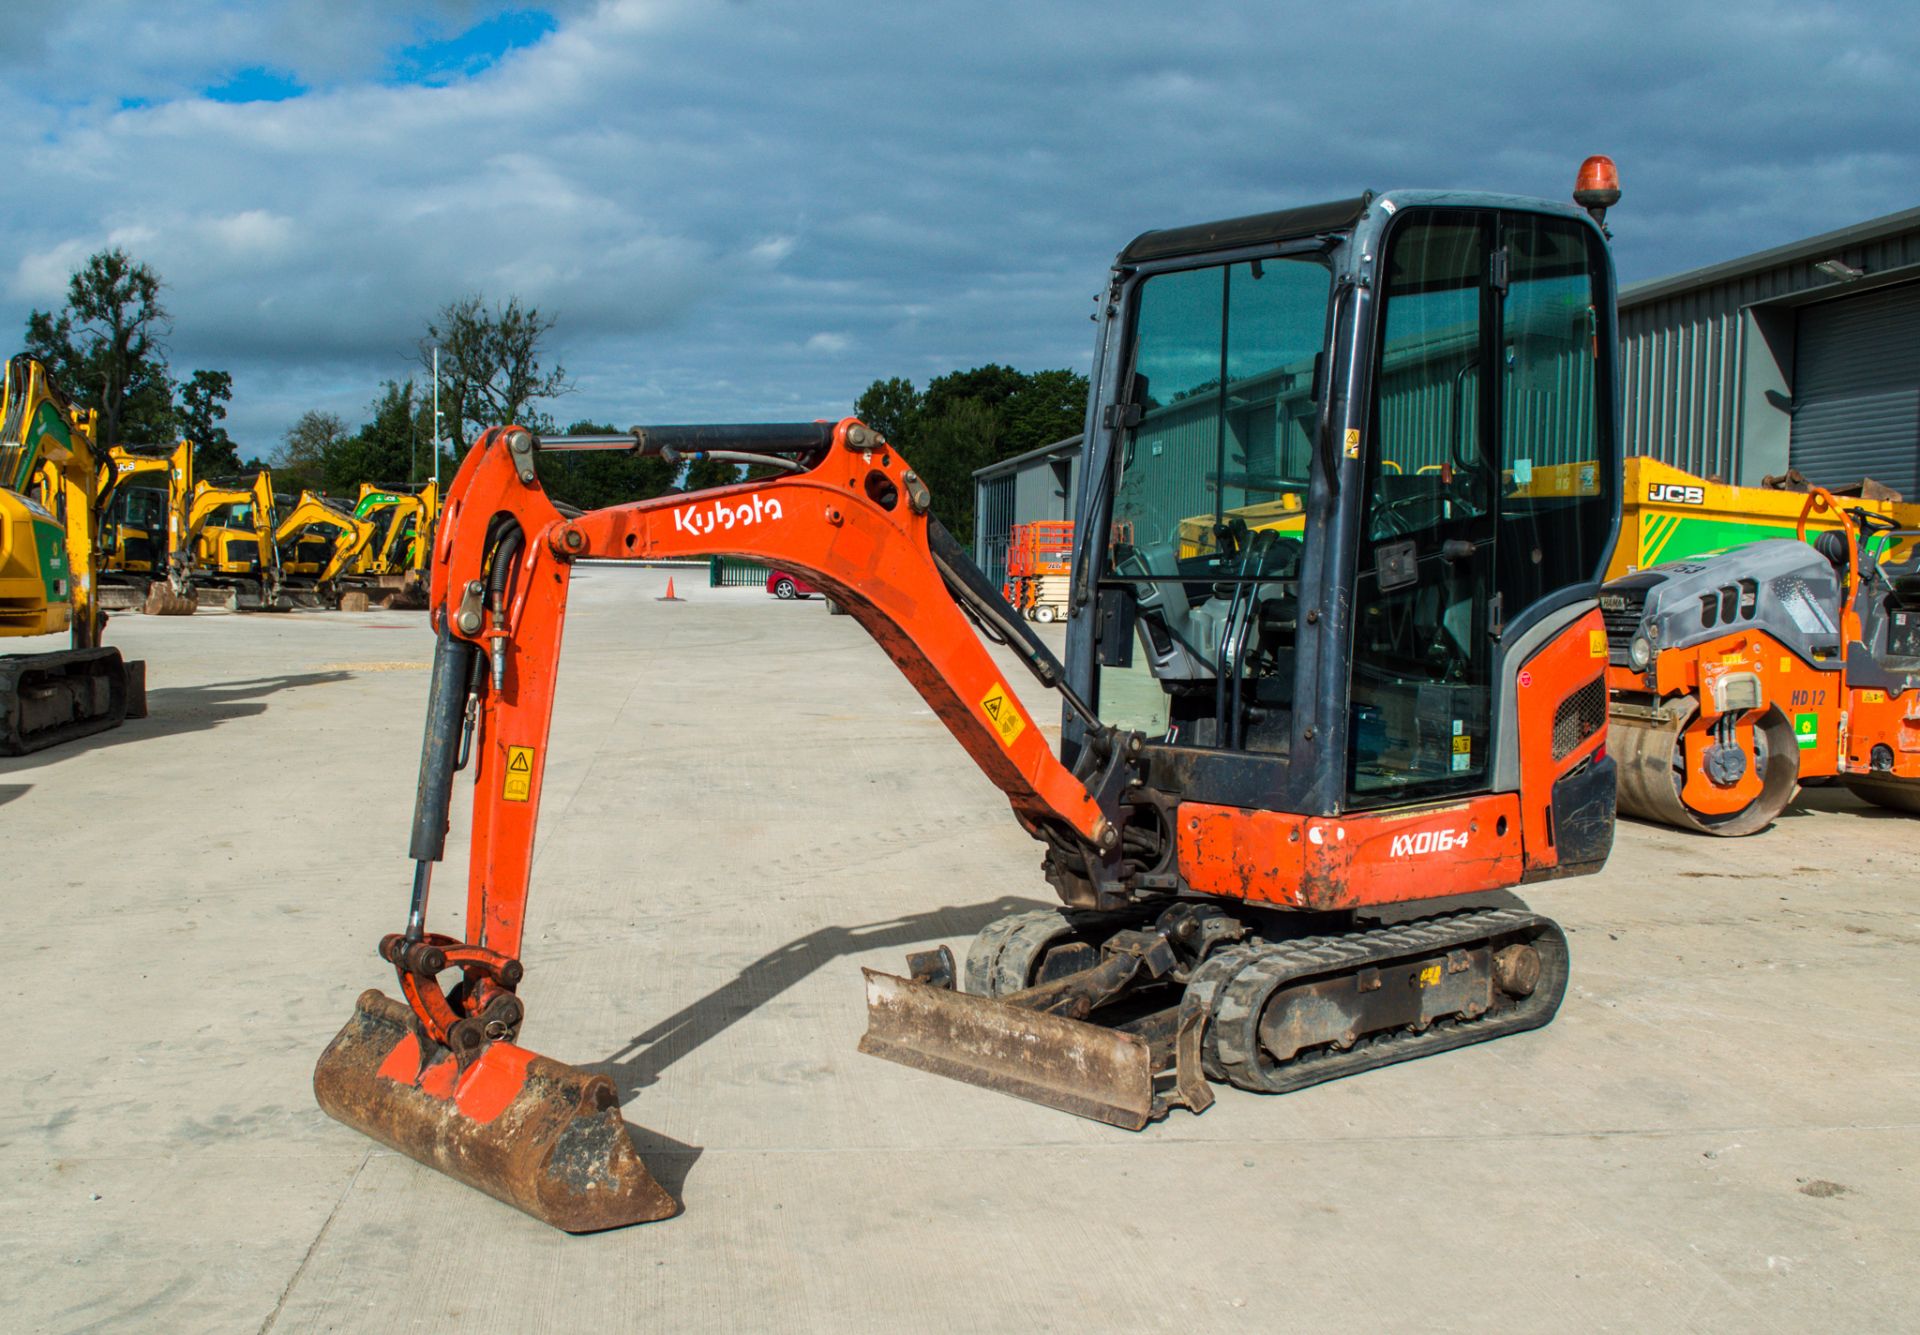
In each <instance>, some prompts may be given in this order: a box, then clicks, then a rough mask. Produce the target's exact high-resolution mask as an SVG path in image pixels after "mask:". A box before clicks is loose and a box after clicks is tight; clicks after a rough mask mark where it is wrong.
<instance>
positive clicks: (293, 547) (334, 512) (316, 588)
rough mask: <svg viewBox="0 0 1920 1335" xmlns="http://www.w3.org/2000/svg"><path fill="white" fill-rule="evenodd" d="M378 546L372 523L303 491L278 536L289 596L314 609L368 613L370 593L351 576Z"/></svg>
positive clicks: (275, 539)
mask: <svg viewBox="0 0 1920 1335" xmlns="http://www.w3.org/2000/svg"><path fill="white" fill-rule="evenodd" d="M373 540H374V526H373V524H372V523H371V522H369V521H368V520H365V519H361V518H358V517H356V516H355V515H353V514H351V513H349V512H348V511H346V510H345V509H343V508H342V507H341V506H339V505H337V504H335V503H334V502H333V501H332V500H331V499H330V498H328V497H326V496H322V495H321V494H320V493H318V492H315V491H302V492H301V493H300V495H299V498H298V499H297V500H295V501H294V502H293V504H292V506H291V507H290V508H289V509H288V510H287V514H286V517H285V518H284V519H282V520H280V522H279V523H278V524H276V525H275V526H274V530H273V542H274V546H275V547H276V548H278V550H279V569H280V587H281V591H282V593H283V596H284V597H285V598H287V599H289V600H292V601H296V602H300V603H303V604H306V605H309V606H318V607H335V608H343V609H344V610H346V611H356V612H364V611H365V610H366V607H367V597H366V593H365V591H364V590H363V589H362V588H360V587H359V584H358V582H357V581H356V580H355V578H354V577H353V576H352V575H351V574H350V572H351V571H352V569H353V567H354V563H355V562H356V561H358V560H360V559H361V557H362V556H363V555H364V554H365V553H366V551H367V550H368V548H370V547H371V546H372V545H373Z"/></svg>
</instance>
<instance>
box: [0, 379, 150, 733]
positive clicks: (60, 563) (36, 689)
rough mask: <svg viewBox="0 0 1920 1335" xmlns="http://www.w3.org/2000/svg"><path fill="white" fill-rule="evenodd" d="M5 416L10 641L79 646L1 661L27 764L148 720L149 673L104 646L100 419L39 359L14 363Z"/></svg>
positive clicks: (2, 612) (1, 613) (5, 721)
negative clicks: (74, 400)
mask: <svg viewBox="0 0 1920 1335" xmlns="http://www.w3.org/2000/svg"><path fill="white" fill-rule="evenodd" d="M3 393H4V403H3V406H0V637H26V636H34V635H57V634H60V633H61V632H63V631H64V632H66V633H67V634H68V635H69V636H70V639H71V646H70V647H69V648H68V649H65V650H59V651H54V652H50V653H33V654H6V655H0V755H21V754H24V753H25V752H28V751H37V750H40V749H41V748H42V747H47V746H52V745H54V744H55V743H57V742H63V741H68V740H71V739H73V738H77V737H85V736H88V735H90V734H92V733H97V732H103V731H105V730H106V729H108V728H115V727H118V726H119V725H120V724H121V723H123V722H125V721H126V720H127V719H128V718H142V717H145V715H146V664H145V663H141V662H127V661H125V660H123V659H122V658H121V657H120V651H119V650H118V649H110V648H107V647H105V646H104V645H102V644H101V642H100V641H101V635H102V632H103V631H104V630H105V626H106V614H105V612H104V610H103V609H102V608H101V606H100V603H99V600H98V596H97V595H98V589H99V573H100V572H99V564H100V529H101V525H102V523H103V520H104V517H105V514H106V511H107V509H108V507H109V506H110V504H111V503H112V499H113V493H112V471H111V469H103V468H102V467H101V463H102V460H101V458H100V457H99V454H98V451H97V447H96V445H95V442H94V420H95V419H94V414H93V413H92V412H91V411H82V410H79V409H76V408H75V407H74V406H73V405H72V404H71V403H69V402H68V401H67V398H66V396H65V395H64V394H62V393H61V392H60V391H59V389H57V388H56V387H55V386H54V384H53V382H52V380H51V379H50V378H49V377H48V375H47V372H46V368H45V367H43V366H41V365H40V363H39V362H36V361H34V360H33V359H31V358H28V357H15V358H13V359H12V360H10V361H9V362H7V365H6V374H5V386H4V391H3Z"/></svg>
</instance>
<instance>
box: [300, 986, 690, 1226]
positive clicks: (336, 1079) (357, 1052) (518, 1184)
mask: <svg viewBox="0 0 1920 1335" xmlns="http://www.w3.org/2000/svg"><path fill="white" fill-rule="evenodd" d="M421 1052H422V1047H421V1042H420V1039H419V1036H418V1034H417V1032H416V1030H415V1026H414V1020H413V1013H412V1012H411V1011H410V1010H408V1008H407V1007H406V1006H405V1005H404V1004H402V1003H400V1002H397V1001H394V1000H392V999H391V998H389V997H387V996H385V995H383V994H382V993H381V992H379V991H378V990H373V989H370V990H368V991H366V992H363V993H361V994H360V1001H359V1003H358V1004H357V1005H356V1006H355V1007H354V1012H353V1017H352V1018H351V1019H349V1020H348V1021H347V1024H346V1027H345V1028H344V1029H342V1030H341V1031H340V1033H339V1035H338V1036H337V1037H336V1038H335V1039H334V1040H333V1042H332V1043H330V1044H328V1045H327V1050H326V1051H325V1052H324V1053H322V1054H321V1057H320V1064H319V1065H318V1066H317V1067H315V1068H314V1072H313V1092H314V1096H315V1097H316V1098H317V1099H318V1100H319V1101H320V1107H321V1108H322V1109H323V1110H324V1111H325V1112H326V1113H327V1115H328V1116H330V1117H332V1118H334V1119H335V1120H337V1121H341V1122H344V1123H346V1124H347V1125H348V1126H350V1127H352V1128H353V1129H354V1130H356V1131H359V1132H362V1133H363V1134H365V1135H368V1136H371V1137H372V1138H373V1139H375V1140H377V1141H379V1142H380V1143H381V1144H383V1145H387V1146H390V1147H391V1148H393V1149H396V1150H399V1151H400V1152H401V1153H402V1154H405V1155H407V1156H408V1157H409V1158H411V1159H414V1160H416V1161H418V1162H420V1163H423V1164H425V1165H427V1166H428V1167H429V1168H437V1169H439V1170H440V1171H441V1172H443V1173H445V1174H446V1175H447V1176H448V1177H452V1178H456V1179H458V1180H459V1181H461V1182H464V1183H466V1184H467V1185H468V1186H470V1187H477V1188H479V1189H480V1190H481V1191H484V1192H486V1193H487V1194H488V1195H489V1196H493V1197H495V1198H497V1199H499V1200H502V1201H505V1202H506V1203H507V1204H509V1205H512V1206H517V1207H518V1208H519V1209H522V1210H524V1211H526V1212H527V1213H528V1214H530V1215H532V1216H533V1217H534V1218H535V1219H538V1220H540V1221H541V1222H542V1223H545V1224H551V1225H553V1226H554V1227H555V1228H559V1229H564V1230H565V1231H567V1232H568V1233H592V1232H596V1231H598V1230H600V1229H606V1228H621V1227H624V1226H625V1225H627V1224H640V1223H646V1222H647V1221H649V1220H654V1219H665V1218H667V1217H668V1216H669V1215H672V1214H676V1213H678V1211H679V1209H680V1205H679V1202H677V1201H675V1200H674V1198H673V1197H672V1196H671V1195H669V1194H668V1193H667V1191H666V1189H665V1188H664V1187H662V1186H661V1185H660V1184H659V1183H658V1182H655V1181H654V1180H653V1176H652V1174H650V1173H648V1172H647V1168H646V1165H645V1164H644V1163H642V1162H641V1161H640V1155H639V1152H638V1151H637V1150H635V1149H634V1147H633V1140H632V1138H631V1137H630V1136H629V1135H628V1134H627V1127H626V1123H625V1122H623V1121H622V1120H621V1118H620V1105H619V1099H618V1098H617V1097H616V1096H615V1093H614V1088H613V1082H612V1081H611V1080H609V1079H608V1078H607V1077H606V1076H604V1075H594V1074H591V1073H589V1072H586V1071H582V1070H580V1069H579V1068H578V1067H574V1066H568V1065H566V1064H565V1063H564V1062H557V1061H552V1060H550V1059H549V1058H546V1057H542V1056H539V1055H538V1054H536V1053H533V1052H529V1051H527V1049H525V1048H521V1047H516V1046H515V1045H513V1044H511V1043H505V1042H496V1043H493V1044H491V1045H489V1046H488V1048H487V1049H486V1051H485V1052H484V1053H482V1054H481V1056H480V1057H479V1058H478V1059H476V1060H475V1061H474V1062H473V1063H472V1064H471V1065H470V1066H468V1067H467V1069H466V1070H465V1071H460V1070H458V1069H457V1065H456V1063H455V1061H454V1059H453V1057H452V1055H451V1054H449V1053H447V1052H445V1051H444V1050H441V1049H437V1048H436V1049H434V1050H433V1052H432V1054H431V1055H430V1056H429V1057H428V1058H427V1059H426V1060H425V1061H423V1060H422V1056H421Z"/></svg>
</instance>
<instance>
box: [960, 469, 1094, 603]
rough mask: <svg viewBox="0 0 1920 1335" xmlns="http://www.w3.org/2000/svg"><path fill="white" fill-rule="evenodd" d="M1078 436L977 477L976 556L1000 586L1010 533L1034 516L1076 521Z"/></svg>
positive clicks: (1004, 573) (983, 471)
mask: <svg viewBox="0 0 1920 1335" xmlns="http://www.w3.org/2000/svg"><path fill="white" fill-rule="evenodd" d="M1080 441H1081V437H1079V436H1069V437H1067V439H1065V440H1060V441H1055V442H1054V443H1053V444H1051V445H1042V446H1041V447H1040V448H1039V449H1037V450H1028V451H1027V452H1026V453H1025V454H1016V455H1014V456H1013V457H1012V458H1011V459H1002V460H1000V461H999V462H998V463H992V464H988V465H987V466H986V467H985V468H982V469H978V470H976V471H975V473H974V475H973V497H974V503H973V553H974V560H975V561H977V562H978V563H979V565H980V568H981V569H982V570H984V571H985V572H986V573H987V577H988V578H990V579H991V580H993V582H994V583H995V584H999V583H1001V582H1002V581H1004V580H1005V579H1006V577H1007V535H1008V534H1009V533H1011V532H1012V530H1013V526H1014V525H1015V524H1024V523H1027V522H1028V521H1030V520H1034V519H1072V518H1073V509H1074V502H1075V499H1076V498H1077V497H1078V495H1079V491H1080V488H1079V481H1080Z"/></svg>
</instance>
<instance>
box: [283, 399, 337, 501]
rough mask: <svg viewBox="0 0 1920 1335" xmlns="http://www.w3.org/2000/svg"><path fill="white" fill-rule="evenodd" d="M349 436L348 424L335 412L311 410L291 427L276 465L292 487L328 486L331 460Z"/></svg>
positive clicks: (301, 415) (317, 489)
mask: <svg viewBox="0 0 1920 1335" xmlns="http://www.w3.org/2000/svg"><path fill="white" fill-rule="evenodd" d="M346 439H347V424H346V422H344V421H342V420H341V418H340V417H339V416H338V415H336V414H334V413H323V412H319V411H308V412H304V413H301V414H300V417H299V420H297V421H296V422H294V424H293V425H292V426H290V427H288V428H287V434H286V436H285V438H284V440H283V441H282V443H281V446H280V457H279V458H278V459H277V460H276V461H275V463H274V468H275V469H276V470H277V472H278V477H279V479H280V480H282V481H284V482H285V483H286V484H287V486H288V487H289V488H290V489H298V488H303V487H304V488H309V489H311V490H314V491H319V490H321V489H323V488H324V487H325V486H326V478H327V461H328V459H329V458H330V457H331V456H332V455H333V454H334V453H335V452H336V451H337V450H338V449H339V448H340V444H341V442H342V441H344V440H346Z"/></svg>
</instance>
